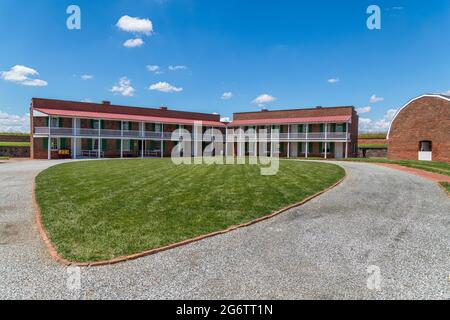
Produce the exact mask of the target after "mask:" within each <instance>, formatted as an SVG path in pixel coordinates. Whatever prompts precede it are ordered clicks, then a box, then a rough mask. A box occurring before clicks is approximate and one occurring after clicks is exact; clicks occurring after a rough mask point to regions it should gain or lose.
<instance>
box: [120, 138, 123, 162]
mask: <svg viewBox="0 0 450 320" xmlns="http://www.w3.org/2000/svg"><path fill="white" fill-rule="evenodd" d="M122 158H123V139H120V159H122Z"/></svg>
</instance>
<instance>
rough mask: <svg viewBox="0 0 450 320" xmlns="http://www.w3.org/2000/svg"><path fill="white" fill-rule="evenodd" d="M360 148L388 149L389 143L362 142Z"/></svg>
mask: <svg viewBox="0 0 450 320" xmlns="http://www.w3.org/2000/svg"><path fill="white" fill-rule="evenodd" d="M358 148H368V149H386V148H387V144H379V143H360V144H358Z"/></svg>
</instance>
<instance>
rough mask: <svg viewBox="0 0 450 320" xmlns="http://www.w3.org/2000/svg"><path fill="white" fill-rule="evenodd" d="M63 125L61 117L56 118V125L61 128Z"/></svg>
mask: <svg viewBox="0 0 450 320" xmlns="http://www.w3.org/2000/svg"><path fill="white" fill-rule="evenodd" d="M63 126H64V119H63V118H58V127H59V128H62V127H63Z"/></svg>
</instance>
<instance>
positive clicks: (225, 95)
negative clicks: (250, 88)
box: [221, 92, 234, 100]
mask: <svg viewBox="0 0 450 320" xmlns="http://www.w3.org/2000/svg"><path fill="white" fill-rule="evenodd" d="M233 96H234V95H233V92H224V93H223V94H222V97H221V99H222V100H230V99H231V98H233Z"/></svg>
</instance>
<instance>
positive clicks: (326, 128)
mask: <svg viewBox="0 0 450 320" xmlns="http://www.w3.org/2000/svg"><path fill="white" fill-rule="evenodd" d="M327 130H328V123H325V155H324V158H325V159H326V158H327V152H328V142H327V139H328V133H327Z"/></svg>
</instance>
